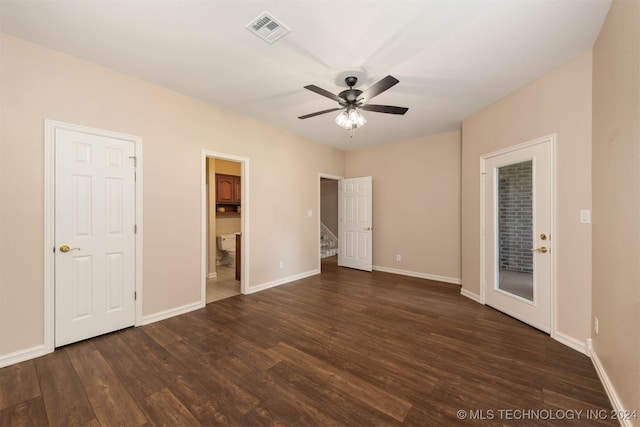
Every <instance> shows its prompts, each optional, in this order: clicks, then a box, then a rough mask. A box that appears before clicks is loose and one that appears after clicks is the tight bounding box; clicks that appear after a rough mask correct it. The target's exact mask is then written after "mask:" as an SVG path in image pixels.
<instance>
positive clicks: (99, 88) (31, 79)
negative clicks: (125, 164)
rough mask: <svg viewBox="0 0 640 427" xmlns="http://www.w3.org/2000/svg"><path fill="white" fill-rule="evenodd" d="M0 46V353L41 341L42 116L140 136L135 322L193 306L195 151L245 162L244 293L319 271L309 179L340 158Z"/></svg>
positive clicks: (158, 91) (117, 79) (163, 95)
mask: <svg viewBox="0 0 640 427" xmlns="http://www.w3.org/2000/svg"><path fill="white" fill-rule="evenodd" d="M0 42H1V49H2V62H1V65H0V66H1V67H2V68H1V70H0V71H1V77H0V78H1V82H0V91H1V92H0V99H1V108H2V117H1V119H0V120H1V123H0V125H1V130H0V132H1V133H0V136H1V150H2V151H1V153H2V157H1V172H0V173H1V183H0V185H1V192H0V204H1V206H2V207H3V209H2V211H1V219H0V227H1V228H0V251H1V253H2V257H1V258H0V262H1V266H0V267H1V268H0V292H1V294H0V356H2V355H6V354H8V353H12V352H16V351H20V350H24V349H28V348H31V347H34V346H38V345H41V344H42V343H43V274H44V273H43V251H44V248H43V179H44V177H43V159H44V154H43V129H44V126H43V121H44V119H53V120H58V121H63V122H69V123H74V124H79V125H85V126H91V127H96V128H101V129H108V130H113V131H118V132H123V133H128V134H133V135H139V136H141V137H142V138H143V177H144V199H143V200H144V236H143V237H144V247H143V251H144V259H143V262H144V268H143V280H144V283H143V291H144V295H143V298H144V299H143V313H142V314H143V316H150V315H153V314H156V313H159V312H163V311H165V310H171V309H175V308H177V307H180V306H183V305H187V304H192V303H195V302H197V301H199V300H200V268H201V267H200V259H201V254H200V239H201V230H200V209H201V208H200V179H201V178H200V174H201V171H200V165H201V152H202V151H201V150H202V149H208V150H212V151H216V152H221V153H228V154H232V155H237V156H244V157H247V158H249V159H250V183H249V185H250V198H251V200H250V204H251V211H250V212H248V215H249V217H250V227H251V228H250V233H251V234H250V244H251V249H250V256H251V271H250V279H249V287H253V288H255V287H257V286H260V285H263V284H265V283H270V282H273V281H277V280H283V279H286V278H287V277H291V276H295V275H298V274H304V273H308V272H312V271H315V270H316V269H317V268H318V241H317V232H318V231H317V230H318V229H317V220H316V218H317V217H316V215H318V212H317V207H316V205H317V200H318V173H320V172H324V173H329V174H335V175H344V170H343V165H344V153H343V152H342V151H340V150H337V149H334V148H331V147H328V146H325V145H321V144H318V143H315V142H312V141H309V140H305V139H303V138H300V137H298V136H295V135H292V134H290V133H287V132H284V131H282V130H279V129H276V128H273V127H270V126H268V125H266V124H263V123H260V122H257V121H255V120H252V119H249V118H245V117H241V116H238V115H236V114H234V113H231V112H228V111H225V110H222V109H220V108H217V107H215V106H212V105H209V104H207V103H204V102H201V101H198V100H195V99H192V98H188V97H186V96H182V95H180V94H177V93H175V92H171V91H169V90H166V89H162V88H160V87H157V86H155V85H152V84H149V83H146V82H143V81H140V80H137V79H134V78H131V77H128V76H125V75H122V74H119V73H116V72H113V71H110V70H107V69H105V68H101V67H98V66H96V65H93V64H90V63H87V62H84V61H80V60H77V59H74V58H72V57H69V56H66V55H63V54H61V53H58V52H55V51H52V50H48V49H45V48H42V47H39V46H36V45H33V44H30V43H27V42H24V41H21V40H19V39H15V38H12V37H9V36H6V35H1V38H0ZM167 171H170V173H167ZM307 210H313V211H314V216H313V218H309V217H307ZM244 213H245V214H247V212H244ZM276 242H277V244H275V243H276ZM281 260H282V261H284V268H283V269H280V268H279V265H278V264H279V261H281Z"/></svg>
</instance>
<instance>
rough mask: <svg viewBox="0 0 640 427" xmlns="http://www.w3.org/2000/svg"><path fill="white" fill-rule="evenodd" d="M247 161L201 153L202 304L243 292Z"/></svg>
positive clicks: (245, 246) (246, 242)
mask: <svg viewBox="0 0 640 427" xmlns="http://www.w3.org/2000/svg"><path fill="white" fill-rule="evenodd" d="M247 176H248V159H244V158H240V157H236V156H231V155H225V154H220V153H212V152H203V180H204V185H203V195H202V200H203V227H202V229H203V238H202V240H203V260H202V264H203V274H202V282H203V284H202V299H203V302H204V303H205V304H209V303H211V302H214V301H219V300H221V299H225V298H229V297H232V296H235V295H238V294H241V293H245V284H246V283H247V274H248V259H247V256H246V255H245V254H247V253H248V251H247V250H246V249H247V247H248V238H247V237H248V236H247V234H246V233H245V230H246V229H247V224H248V221H247V213H248V210H247V208H248V206H247V203H248V197H247V191H248V185H247V182H248V180H247Z"/></svg>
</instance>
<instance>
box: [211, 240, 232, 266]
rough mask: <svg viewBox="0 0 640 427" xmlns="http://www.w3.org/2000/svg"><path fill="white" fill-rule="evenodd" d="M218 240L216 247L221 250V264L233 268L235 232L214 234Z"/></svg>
mask: <svg viewBox="0 0 640 427" xmlns="http://www.w3.org/2000/svg"><path fill="white" fill-rule="evenodd" d="M216 240H217V242H218V249H220V252H222V259H221V260H220V264H221V265H228V266H229V267H232V268H235V266H236V235H235V234H221V235H219V236H216Z"/></svg>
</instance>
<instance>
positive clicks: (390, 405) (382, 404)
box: [276, 344, 411, 421]
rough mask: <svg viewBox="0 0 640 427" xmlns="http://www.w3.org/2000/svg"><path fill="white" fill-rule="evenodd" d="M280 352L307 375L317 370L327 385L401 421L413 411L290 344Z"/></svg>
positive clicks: (279, 347) (407, 404)
mask: <svg viewBox="0 0 640 427" xmlns="http://www.w3.org/2000/svg"><path fill="white" fill-rule="evenodd" d="M276 351H277V352H278V353H279V354H280V355H282V357H283V358H284V359H285V360H287V361H289V363H290V364H292V365H294V366H298V367H300V369H301V370H303V371H304V372H308V371H309V370H312V371H315V372H316V373H317V374H318V375H321V376H323V377H324V378H325V381H324V382H325V383H326V384H329V385H331V386H334V387H336V388H339V389H341V390H344V391H345V392H346V393H349V394H350V395H351V396H353V397H354V398H355V399H358V400H360V401H361V402H363V403H365V404H367V405H369V406H371V407H372V408H375V409H377V410H378V411H380V412H382V413H383V414H385V415H388V416H390V417H392V418H395V419H396V420H398V421H402V420H404V418H405V417H406V416H407V413H408V412H409V409H411V403H410V402H407V401H405V400H403V399H400V398H398V397H396V396H394V395H391V394H389V393H387V392H385V391H384V390H382V389H380V388H378V387H377V386H376V385H374V384H371V383H369V382H366V381H363V380H362V379H360V378H359V377H357V376H356V375H353V374H350V373H349V372H347V371H344V370H341V369H337V368H336V367H334V366H333V365H331V364H329V363H326V362H324V361H323V360H320V359H316V358H314V357H312V356H310V355H308V354H307V353H305V352H303V351H300V350H298V349H296V348H295V347H292V346H290V345H288V344H280V345H278V346H277V348H276Z"/></svg>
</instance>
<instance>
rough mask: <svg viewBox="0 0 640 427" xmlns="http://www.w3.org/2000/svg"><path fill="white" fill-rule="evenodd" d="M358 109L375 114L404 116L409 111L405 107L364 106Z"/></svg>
mask: <svg viewBox="0 0 640 427" xmlns="http://www.w3.org/2000/svg"><path fill="white" fill-rule="evenodd" d="M358 108H360V109H361V110H365V111H374V112H376V113H388V114H404V113H406V112H407V111H409V109H408V108H406V107H394V106H393V105H375V104H364V105H363V106H361V107H358Z"/></svg>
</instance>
